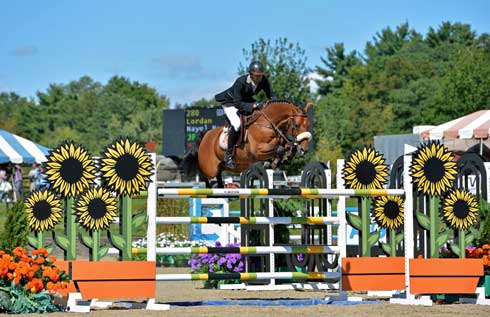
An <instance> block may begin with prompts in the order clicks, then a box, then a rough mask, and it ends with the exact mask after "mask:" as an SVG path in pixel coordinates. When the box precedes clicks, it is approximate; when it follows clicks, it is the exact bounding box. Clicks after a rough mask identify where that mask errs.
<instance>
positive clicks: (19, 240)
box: [0, 201, 29, 252]
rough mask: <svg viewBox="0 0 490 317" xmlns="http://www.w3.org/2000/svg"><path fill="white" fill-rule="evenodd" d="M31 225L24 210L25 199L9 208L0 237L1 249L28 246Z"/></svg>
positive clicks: (8, 250) (9, 250) (7, 249)
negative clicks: (28, 223)
mask: <svg viewBox="0 0 490 317" xmlns="http://www.w3.org/2000/svg"><path fill="white" fill-rule="evenodd" d="M28 234H29V226H28V225H27V217H26V213H25V211H24V201H17V202H16V203H15V204H14V205H13V206H12V208H10V209H8V210H7V220H6V222H5V226H4V230H3V233H2V235H1V239H0V249H1V250H4V251H7V252H11V251H12V250H13V249H15V248H16V247H18V246H21V247H23V248H25V247H26V246H27V235H28Z"/></svg>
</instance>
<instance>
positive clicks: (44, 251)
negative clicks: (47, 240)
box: [38, 248, 49, 257]
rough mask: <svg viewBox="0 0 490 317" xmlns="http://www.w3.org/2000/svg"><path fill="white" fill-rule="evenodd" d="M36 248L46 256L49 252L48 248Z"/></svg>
mask: <svg viewBox="0 0 490 317" xmlns="http://www.w3.org/2000/svg"><path fill="white" fill-rule="evenodd" d="M38 250H39V254H41V255H42V256H44V257H47V256H48V255H49V252H48V250H46V248H39V249H38Z"/></svg>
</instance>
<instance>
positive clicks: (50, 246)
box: [46, 244, 53, 254]
mask: <svg viewBox="0 0 490 317" xmlns="http://www.w3.org/2000/svg"><path fill="white" fill-rule="evenodd" d="M46 250H47V251H48V253H49V254H51V253H53V245H52V244H51V245H48V246H47V247H46Z"/></svg>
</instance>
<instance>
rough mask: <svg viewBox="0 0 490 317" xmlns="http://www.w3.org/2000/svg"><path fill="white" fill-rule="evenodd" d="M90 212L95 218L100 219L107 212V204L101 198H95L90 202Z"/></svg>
mask: <svg viewBox="0 0 490 317" xmlns="http://www.w3.org/2000/svg"><path fill="white" fill-rule="evenodd" d="M87 210H88V213H89V215H90V217H92V218H94V219H100V218H102V217H104V216H105V214H106V213H107V206H106V204H105V202H104V201H103V200H102V199H101V198H94V199H92V200H91V201H90V202H89V203H88V208H87Z"/></svg>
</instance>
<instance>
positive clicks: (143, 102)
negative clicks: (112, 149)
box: [37, 76, 168, 154]
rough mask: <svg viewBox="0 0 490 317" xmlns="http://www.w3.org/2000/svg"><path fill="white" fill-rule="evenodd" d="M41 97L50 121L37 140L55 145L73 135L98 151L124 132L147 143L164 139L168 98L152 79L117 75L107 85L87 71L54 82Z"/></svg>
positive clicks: (40, 99)
mask: <svg viewBox="0 0 490 317" xmlns="http://www.w3.org/2000/svg"><path fill="white" fill-rule="evenodd" d="M38 98H39V104H40V109H42V111H44V112H45V118H46V125H47V126H46V130H45V131H44V133H43V134H42V137H41V140H37V141H40V142H42V143H43V144H46V145H48V146H51V147H54V146H57V145H58V144H59V143H60V142H61V141H63V140H65V139H72V140H74V141H75V142H79V143H82V144H83V145H84V146H86V147H87V148H88V149H89V150H90V151H92V153H93V154H96V153H98V152H100V151H101V150H102V149H103V148H104V147H105V146H106V145H108V144H109V143H110V142H112V141H113V140H114V138H116V137H117V136H120V135H123V136H129V137H131V138H133V139H135V140H137V141H139V142H142V143H146V142H148V140H150V139H153V140H161V139H162V112H163V110H164V109H165V108H167V107H168V99H167V98H166V97H165V96H161V95H160V94H158V92H157V91H156V90H155V89H154V88H151V87H149V86H148V85H147V84H140V83H139V82H136V81H135V82H132V81H130V80H129V79H128V78H125V77H120V76H114V77H112V78H111V79H109V81H108V82H107V84H106V85H105V86H104V85H102V84H101V83H98V82H96V81H94V80H92V79H91V78H90V77H87V76H84V77H81V78H80V79H79V80H76V81H72V82H70V83H68V84H66V85H62V84H61V85H58V84H52V85H50V87H49V88H48V90H47V91H46V92H38ZM160 146H161V145H160ZM160 150H161V148H160Z"/></svg>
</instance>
